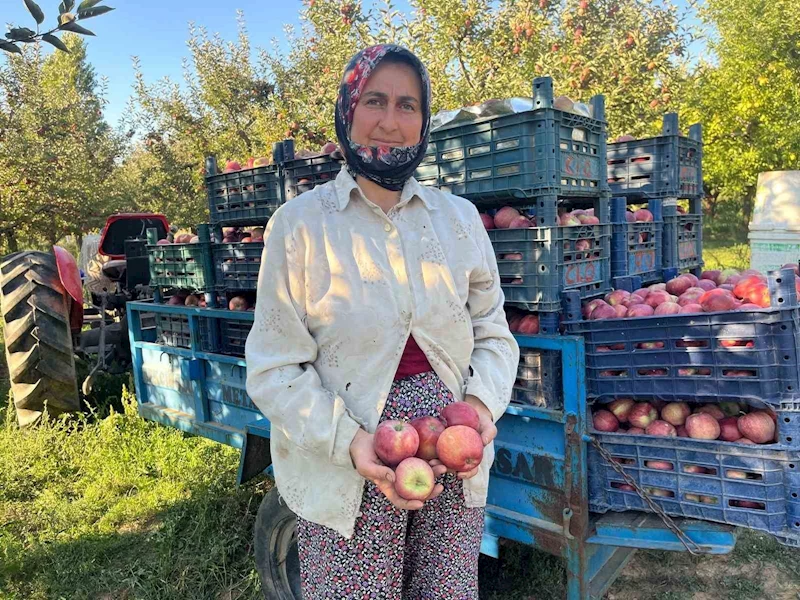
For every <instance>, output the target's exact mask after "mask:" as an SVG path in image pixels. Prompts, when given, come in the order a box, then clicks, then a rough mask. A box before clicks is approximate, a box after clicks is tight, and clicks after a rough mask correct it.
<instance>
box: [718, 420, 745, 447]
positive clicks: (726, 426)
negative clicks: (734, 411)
mask: <svg viewBox="0 0 800 600" xmlns="http://www.w3.org/2000/svg"><path fill="white" fill-rule="evenodd" d="M740 437H742V434H741V433H739V419H738V418H737V417H725V418H724V419H720V421H719V439H721V440H723V441H725V442H735V441H736V440H738V439H739V438H740Z"/></svg>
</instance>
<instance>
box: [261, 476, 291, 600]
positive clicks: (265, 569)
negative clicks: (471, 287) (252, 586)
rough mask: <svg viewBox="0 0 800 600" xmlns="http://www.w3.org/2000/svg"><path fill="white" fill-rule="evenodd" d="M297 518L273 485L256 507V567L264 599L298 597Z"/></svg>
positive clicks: (283, 599)
mask: <svg viewBox="0 0 800 600" xmlns="http://www.w3.org/2000/svg"><path fill="white" fill-rule="evenodd" d="M296 529H297V517H296V516H295V514H294V513H293V512H292V511H291V510H289V507H288V506H286V503H285V502H284V501H283V499H282V498H281V497H280V496H279V495H278V488H277V487H274V488H272V490H271V491H270V492H269V493H268V494H267V495H266V496H264V500H262V501H261V506H259V507H258V515H256V524H255V531H254V535H253V538H254V546H255V559H256V569H257V570H258V575H259V577H260V578H261V589H262V590H263V592H264V598H265V600H302V598H303V594H302V593H301V591H300V559H299V557H298V555H297V534H296Z"/></svg>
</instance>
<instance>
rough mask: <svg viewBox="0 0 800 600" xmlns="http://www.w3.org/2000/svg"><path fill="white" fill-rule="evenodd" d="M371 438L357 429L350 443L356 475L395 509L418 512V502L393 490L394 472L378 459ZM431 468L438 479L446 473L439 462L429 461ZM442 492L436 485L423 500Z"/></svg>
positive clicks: (368, 434)
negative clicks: (367, 482)
mask: <svg viewBox="0 0 800 600" xmlns="http://www.w3.org/2000/svg"><path fill="white" fill-rule="evenodd" d="M373 437H374V436H373V435H372V434H371V433H367V432H366V431H364V430H363V429H359V430H358V432H356V437H354V438H353V441H352V442H350V458H351V460H352V461H353V465H354V466H355V468H356V471H358V474H359V475H361V476H362V477H363V478H364V479H367V480H369V481H371V482H372V483H374V484H375V485H376V486H378V489H379V490H380V491H381V492H382V493H383V495H384V496H386V498H387V499H388V500H389V502H391V503H392V504H394V505H395V506H396V507H397V508H399V509H401V510H419V509H420V508H422V506H423V503H422V502H421V501H420V500H405V499H404V498H401V497H400V495H399V494H398V493H397V490H395V488H394V481H395V474H394V471H393V470H392V469H390V468H389V467H387V466H386V465H384V464H383V463H382V462H381V460H380V459H379V458H378V455H377V454H375V449H374V447H373ZM434 462H436V463H438V465H436V466H434V464H433V463H434ZM431 467H432V468H433V474H434V476H436V477H439V476H440V475H442V474H444V473H445V471H447V468H446V467H445V466H444V465H442V464H441V463H439V461H431ZM443 490H444V488H443V487H442V484H440V483H437V484H436V485H435V486H434V488H433V492H431V495H430V496H428V497H427V498H426V499H425V500H426V501H427V500H432V499H434V498H436V496H438V495H439V494H441V493H442V491H443Z"/></svg>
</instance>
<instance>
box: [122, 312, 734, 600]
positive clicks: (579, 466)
mask: <svg viewBox="0 0 800 600" xmlns="http://www.w3.org/2000/svg"><path fill="white" fill-rule="evenodd" d="M127 310H128V321H129V328H130V342H131V351H132V355H133V368H134V380H135V385H136V397H137V399H138V403H139V413H140V414H141V415H142V417H143V418H145V419H148V420H151V421H155V422H158V423H162V424H164V425H168V426H171V427H176V428H178V429H180V430H182V431H185V432H187V433H192V434H196V435H201V436H203V437H206V438H209V439H212V440H215V441H217V442H220V443H223V444H228V445H230V446H233V447H235V448H239V449H240V450H241V458H240V464H239V472H238V483H239V484H242V483H245V482H246V481H248V480H250V479H252V478H254V477H257V476H259V475H260V474H262V473H264V472H265V471H267V472H269V469H270V463H271V459H270V449H269V435H270V426H269V422H268V421H267V420H266V419H265V418H264V417H263V415H262V414H261V413H260V412H259V410H258V409H257V408H256V406H255V405H254V404H253V402H252V401H251V400H250V398H249V397H248V396H247V392H246V388H245V381H246V363H245V360H244V358H240V357H237V356H230V355H223V354H218V353H215V352H213V350H214V349H215V347H214V343H213V336H214V334H215V329H214V328H213V327H211V324H212V323H213V321H214V320H215V319H225V320H227V321H228V322H231V321H233V322H241V324H243V325H244V324H246V323H247V322H252V320H253V313H251V312H231V311H227V310H221V309H215V308H195V307H186V306H169V305H163V304H153V303H151V302H130V303H128V305H127ZM158 319H172V320H173V321H174V320H176V319H177V320H180V321H181V322H182V323H184V324H185V326H186V334H187V336H186V339H187V344H185V346H186V347H176V346H174V345H164V344H162V343H158V340H157V336H156V329H157V328H156V326H155V323H156V322H157V321H158ZM216 331H218V330H216ZM517 340H518V342H519V345H520V347H521V348H532V349H539V350H546V351H552V352H557V353H558V354H559V355H560V360H561V385H562V389H563V399H564V402H563V409H561V410H554V409H549V408H542V407H536V406H522V405H517V404H512V405H511V406H509V408H508V409H507V411H506V414H505V415H504V417H503V418H502V419H501V420H500V421H498V435H497V439H496V442H495V444H496V459H495V463H494V466H493V468H492V476H491V479H490V485H489V498H488V504H487V507H486V523H485V528H484V537H483V543H482V546H481V551H482V552H483V553H484V554H487V555H489V556H493V557H495V558H497V557H498V556H499V552H500V540H503V539H506V540H513V541H516V542H519V543H523V544H527V545H530V546H533V547H535V548H537V549H540V550H543V551H545V552H549V553H551V554H554V555H555V556H559V557H561V558H563V559H564V561H565V565H566V600H599V599H600V598H602V596H603V595H604V593H605V592H606V590H607V589H608V587H609V586H610V585H611V583H612V582H613V581H614V579H615V578H616V577H617V576H618V575H619V573H620V572H621V570H622V569H623V568H624V566H625V564H626V563H627V562H628V561H629V560H630V558H631V556H632V555H633V553H634V552H635V551H636V549H640V548H641V549H648V548H650V549H659V550H675V551H687V550H688V551H691V552H695V553H710V554H725V553H728V552H730V551H731V550H732V549H733V547H734V545H735V541H736V537H735V536H736V534H735V531H734V528H733V527H732V526H730V525H724V524H717V523H710V522H705V521H695V520H689V519H680V518H673V519H669V517H666V523H669V525H667V524H666V523H665V520H664V519H662V518H660V517H659V516H658V515H657V514H648V513H643V512H633V511H628V512H618V513H607V514H602V515H601V514H596V513H590V511H589V489H588V488H589V486H588V459H587V456H588V450H589V447H590V445H592V444H593V437H592V435H591V434H590V427H589V425H590V423H589V422H588V414H589V413H588V411H587V400H586V382H585V374H586V369H585V358H584V341H583V338H580V337H572V336H524V335H520V336H517ZM210 350H211V351H210ZM294 529H295V517H294V515H293V514H292V513H291V511H290V510H289V509H288V508H287V507H286V506H285V505H284V504H283V503H282V501H281V499H280V497H279V496H278V494H277V489H275V488H273V490H272V491H271V492H270V493H269V494H268V495H267V497H265V499H264V501H263V503H262V505H261V507H260V508H259V511H258V517H257V520H256V526H255V531H254V537H255V555H256V564H257V567H258V570H259V574H260V576H261V580H262V587H263V589H264V595H265V598H268V599H270V600H276V599H280V600H292V599H299V598H301V595H300V590H299V567H298V559H297V546H296V539H295V534H294Z"/></svg>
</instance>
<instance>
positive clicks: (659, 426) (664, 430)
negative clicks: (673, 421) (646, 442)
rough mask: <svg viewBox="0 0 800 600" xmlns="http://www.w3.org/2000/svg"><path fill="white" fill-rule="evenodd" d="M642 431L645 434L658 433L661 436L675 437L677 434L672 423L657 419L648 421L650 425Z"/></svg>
mask: <svg viewBox="0 0 800 600" xmlns="http://www.w3.org/2000/svg"><path fill="white" fill-rule="evenodd" d="M644 432H645V433H646V434H647V435H659V436H663V437H676V436H677V435H678V434H677V432H676V431H675V428H674V427H673V426H672V425H670V424H669V423H667V422H666V421H661V420H659V419H657V420H655V421H653V422H652V423H650V425H648V426H647V427H646V428H645V430H644Z"/></svg>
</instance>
